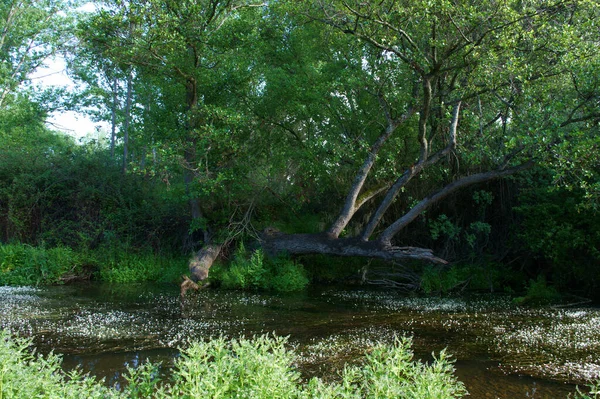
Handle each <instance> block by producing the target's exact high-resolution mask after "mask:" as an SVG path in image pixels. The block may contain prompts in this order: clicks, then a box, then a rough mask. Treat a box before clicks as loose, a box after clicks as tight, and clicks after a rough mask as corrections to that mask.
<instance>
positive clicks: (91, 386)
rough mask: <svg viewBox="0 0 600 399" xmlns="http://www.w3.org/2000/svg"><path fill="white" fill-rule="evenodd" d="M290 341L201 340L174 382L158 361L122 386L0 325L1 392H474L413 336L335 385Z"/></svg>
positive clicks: (325, 398) (180, 363)
mask: <svg viewBox="0 0 600 399" xmlns="http://www.w3.org/2000/svg"><path fill="white" fill-rule="evenodd" d="M286 344H287V341H286V339H285V338H278V337H269V336H260V337H255V338H253V339H244V338H240V339H237V340H232V341H227V340H225V339H224V338H219V339H215V340H212V341H208V342H196V343H193V344H191V345H190V347H189V348H187V349H185V350H183V351H182V355H181V357H180V358H178V359H177V360H176V363H175V368H174V372H173V380H172V381H170V382H164V381H161V380H160V378H159V373H158V367H157V366H156V365H153V364H151V363H148V362H147V363H145V364H143V365H142V366H140V367H138V368H137V369H129V372H128V375H127V376H126V379H127V381H128V382H129V385H128V386H127V387H126V388H125V389H124V390H123V391H122V392H119V391H117V390H116V389H114V388H106V387H104V386H103V385H102V384H101V383H100V382H98V381H96V380H95V379H93V378H90V377H85V376H82V375H81V374H80V373H78V372H71V373H68V374H66V373H64V372H62V371H61V369H60V358H59V357H57V356H55V355H49V356H47V357H45V358H43V357H40V356H34V355H32V354H30V353H29V351H28V349H27V348H28V347H29V346H30V345H31V340H26V339H20V338H17V339H11V338H10V337H9V334H8V333H7V332H5V331H0V398H3V399H20V398H23V399H29V398H33V397H39V398H49V399H54V398H57V399H58V398H80V397H81V398H149V397H154V398H175V397H183V398H201V397H210V398H234V397H235V398H255V399H263V398H264V399H275V398H286V399H288V398H289V399H294V398H298V399H300V398H320V399H329V398H332V399H333V398H373V399H377V398H381V399H383V398H419V399H427V398H432V399H433V398H435V399H445V398H460V397H462V396H463V395H466V393H467V392H466V391H465V388H464V386H463V384H462V383H460V382H458V381H457V379H456V377H455V376H454V375H453V371H454V368H453V366H452V363H451V362H450V361H449V359H448V356H447V355H446V354H445V353H444V352H442V353H440V355H439V357H438V358H437V359H435V360H434V362H432V363H431V364H430V365H427V364H424V363H420V362H416V361H413V354H412V352H411V351H410V349H409V347H410V344H411V340H410V339H408V338H402V339H398V340H397V341H396V344H395V345H393V346H389V345H383V344H381V345H379V346H377V347H376V348H375V349H374V350H373V351H372V352H371V353H370V354H368V355H367V356H366V359H365V362H364V364H363V365H362V366H351V367H347V368H346V369H345V370H344V371H343V372H342V374H341V382H340V383H334V384H327V383H325V382H323V381H322V380H320V379H318V378H313V379H312V380H310V381H309V382H308V384H302V383H301V380H300V374H299V372H298V371H297V370H296V369H295V368H294V367H293V364H294V361H295V359H296V355H295V354H294V352H292V351H290V350H288V349H286Z"/></svg>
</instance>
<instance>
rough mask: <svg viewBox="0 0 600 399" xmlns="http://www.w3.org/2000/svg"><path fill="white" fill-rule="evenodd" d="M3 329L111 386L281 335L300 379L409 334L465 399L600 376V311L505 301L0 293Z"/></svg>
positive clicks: (362, 293)
mask: <svg viewBox="0 0 600 399" xmlns="http://www.w3.org/2000/svg"><path fill="white" fill-rule="evenodd" d="M0 328H6V329H9V330H11V331H13V332H14V333H16V334H19V335H23V336H31V337H33V339H34V343H35V345H36V347H37V348H38V350H39V351H40V352H41V353H46V352H49V351H50V350H53V351H54V352H55V353H60V354H62V355H63V359H64V362H63V366H64V367H65V368H66V369H71V368H74V367H81V368H82V369H83V370H84V371H86V372H90V374H91V375H94V376H97V377H99V378H105V381H106V383H107V384H109V385H114V384H117V385H118V384H122V383H123V379H122V373H123V372H124V370H125V369H126V367H127V366H128V365H129V366H134V367H135V366H136V365H137V364H139V363H140V362H142V361H144V360H145V359H150V360H152V361H161V362H162V364H163V371H164V372H165V373H168V370H169V366H170V365H171V364H172V362H173V359H175V358H176V357H177V356H178V350H177V348H178V347H181V346H185V345H186V343H187V342H188V341H189V340H198V339H208V338H210V337H216V336H226V337H239V336H246V337H250V336H252V335H256V334H263V333H274V334H277V335H285V336H289V342H290V343H291V344H293V345H294V346H295V348H296V351H297V352H298V353H299V358H298V363H297V366H298V367H299V369H300V371H301V372H302V373H303V375H304V376H305V377H307V378H308V377H311V376H315V375H318V376H323V377H324V378H326V379H327V378H331V379H334V378H335V376H336V373H337V371H338V370H340V369H341V368H342V367H343V365H344V364H345V363H346V362H354V361H359V359H360V357H361V354H362V353H364V351H365V350H367V349H368V348H369V347H371V346H372V345H374V344H375V343H376V342H381V341H384V342H390V343H391V342H393V340H394V337H395V336H397V335H408V336H411V337H413V350H414V352H415V356H416V358H418V359H422V360H424V361H427V360H430V359H431V356H432V355H431V353H432V352H439V351H440V350H442V349H444V348H447V351H448V352H449V353H451V354H453V357H454V358H455V359H456V364H455V366H456V369H457V371H456V372H457V375H458V377H459V379H460V380H461V381H463V382H464V383H465V385H466V387H467V389H468V390H469V392H470V396H469V397H470V398H475V399H477V398H511V399H512V398H532V397H533V398H538V399H540V398H566V397H567V396H568V395H569V394H570V393H573V392H575V389H576V384H579V386H581V387H583V385H585V384H587V383H589V382H591V381H592V380H596V379H598V378H600V309H598V308H594V307H579V308H562V309H557V308H544V309H527V308H520V307H517V306H514V305H513V304H512V303H511V301H510V298H508V297H502V296H471V297H456V298H420V297H406V296H402V295H400V294H398V293H397V292H393V291H381V290H369V289H358V288H347V287H346V288H331V287H327V288H315V289H311V290H309V291H306V292H302V293H298V294H290V295H272V294H263V293H251V292H238V291H224V290H210V289H208V290H203V291H200V292H199V293H198V294H195V293H194V294H192V295H189V296H188V298H186V300H185V302H184V303H183V304H182V303H180V300H179V291H178V287H176V286H174V285H172V286H169V285H162V286H161V285H126V286H119V285H106V284H82V285H70V286H61V287H48V288H28V287H18V288H14V287H13V288H9V287H0Z"/></svg>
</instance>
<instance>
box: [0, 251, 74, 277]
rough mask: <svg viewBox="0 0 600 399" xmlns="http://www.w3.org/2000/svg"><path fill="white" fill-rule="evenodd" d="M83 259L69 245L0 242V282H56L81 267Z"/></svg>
mask: <svg viewBox="0 0 600 399" xmlns="http://www.w3.org/2000/svg"><path fill="white" fill-rule="evenodd" d="M82 263H83V262H82V258H81V256H80V255H79V254H77V253H76V252H74V251H73V250H71V249H70V248H65V247H57V248H49V249H45V248H35V247H31V246H29V245H23V244H9V245H0V285H41V284H58V283H61V282H62V281H63V278H64V277H65V276H67V275H72V274H77V273H78V272H80V270H81V266H82Z"/></svg>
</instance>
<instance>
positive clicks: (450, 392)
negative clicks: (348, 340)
mask: <svg viewBox="0 0 600 399" xmlns="http://www.w3.org/2000/svg"><path fill="white" fill-rule="evenodd" d="M411 344H412V340H411V339H410V338H406V337H403V338H398V339H396V342H395V344H394V345H393V346H391V347H390V346H389V345H385V344H379V345H377V346H375V348H373V350H372V351H371V352H370V353H369V354H367V355H366V359H365V362H364V364H363V365H359V366H349V367H346V368H345V369H344V372H343V374H342V381H341V383H337V384H325V383H323V382H322V381H321V380H319V379H313V380H311V381H310V383H309V391H310V393H311V396H310V397H313V398H357V399H358V398H373V399H385V398H407V399H408V398H411V399H442V398H461V397H463V396H464V395H467V394H468V393H467V391H466V389H465V387H464V385H463V384H462V383H461V382H459V381H458V380H457V378H456V377H455V376H454V366H453V365H452V361H451V360H450V358H449V356H448V355H447V354H446V352H445V351H442V352H440V354H439V356H438V357H436V358H435V360H434V361H433V362H432V363H431V364H426V363H422V362H418V361H414V360H413V352H412V351H411V350H410V346H411Z"/></svg>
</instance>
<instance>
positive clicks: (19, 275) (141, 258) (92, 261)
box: [0, 244, 187, 286]
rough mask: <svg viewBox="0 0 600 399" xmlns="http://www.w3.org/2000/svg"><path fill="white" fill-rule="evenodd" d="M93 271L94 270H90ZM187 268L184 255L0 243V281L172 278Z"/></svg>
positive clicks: (51, 282) (33, 283) (32, 282)
mask: <svg viewBox="0 0 600 399" xmlns="http://www.w3.org/2000/svg"><path fill="white" fill-rule="evenodd" d="M92 271H94V273H92ZM185 272H187V260H186V259H185V258H184V257H174V256H165V255H155V254H153V253H152V252H150V251H148V252H132V251H127V250H125V249H113V250H103V249H99V250H96V251H85V252H77V251H74V250H72V249H71V248H67V247H55V248H43V247H32V246H30V245H26V244H5V245H0V285H29V286H39V285H54V284H61V283H64V282H65V281H71V280H77V279H80V280H81V279H89V278H94V279H98V280H102V281H106V282H110V283H133V282H147V281H160V282H173V281H178V279H179V278H180V276H181V275H182V274H184V273H185Z"/></svg>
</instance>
